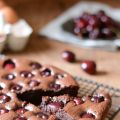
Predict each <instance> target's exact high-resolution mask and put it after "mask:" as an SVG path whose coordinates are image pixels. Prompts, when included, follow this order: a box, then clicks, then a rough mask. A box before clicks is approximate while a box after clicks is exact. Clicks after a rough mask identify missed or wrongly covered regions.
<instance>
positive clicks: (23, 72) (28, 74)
mask: <svg viewBox="0 0 120 120" xmlns="http://www.w3.org/2000/svg"><path fill="white" fill-rule="evenodd" d="M20 75H21V77H24V78H31V77H33V76H34V75H33V74H32V73H31V72H30V71H21V72H20Z"/></svg>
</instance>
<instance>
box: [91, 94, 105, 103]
mask: <svg viewBox="0 0 120 120" xmlns="http://www.w3.org/2000/svg"><path fill="white" fill-rule="evenodd" d="M91 101H93V102H95V103H100V102H103V101H104V97H103V96H97V95H96V96H93V97H92V99H91Z"/></svg>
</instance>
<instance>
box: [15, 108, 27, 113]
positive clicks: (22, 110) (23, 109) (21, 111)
mask: <svg viewBox="0 0 120 120" xmlns="http://www.w3.org/2000/svg"><path fill="white" fill-rule="evenodd" d="M16 112H17V113H18V114H24V113H25V112H27V110H26V109H25V108H18V109H17V110H16Z"/></svg>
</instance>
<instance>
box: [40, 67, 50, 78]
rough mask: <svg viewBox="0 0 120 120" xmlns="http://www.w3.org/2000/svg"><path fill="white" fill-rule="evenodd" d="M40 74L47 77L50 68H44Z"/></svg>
mask: <svg viewBox="0 0 120 120" xmlns="http://www.w3.org/2000/svg"><path fill="white" fill-rule="evenodd" d="M40 75H41V76H42V77H49V76H51V70H50V69H48V68H46V69H45V70H43V71H42V72H40Z"/></svg>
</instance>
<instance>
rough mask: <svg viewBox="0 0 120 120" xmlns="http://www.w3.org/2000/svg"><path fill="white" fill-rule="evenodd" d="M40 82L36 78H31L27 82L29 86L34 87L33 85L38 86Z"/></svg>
mask: <svg viewBox="0 0 120 120" xmlns="http://www.w3.org/2000/svg"><path fill="white" fill-rule="evenodd" d="M39 84H40V83H39V82H38V81H37V80H31V81H30V82H29V86H30V87H35V86H38V85H39Z"/></svg>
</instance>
